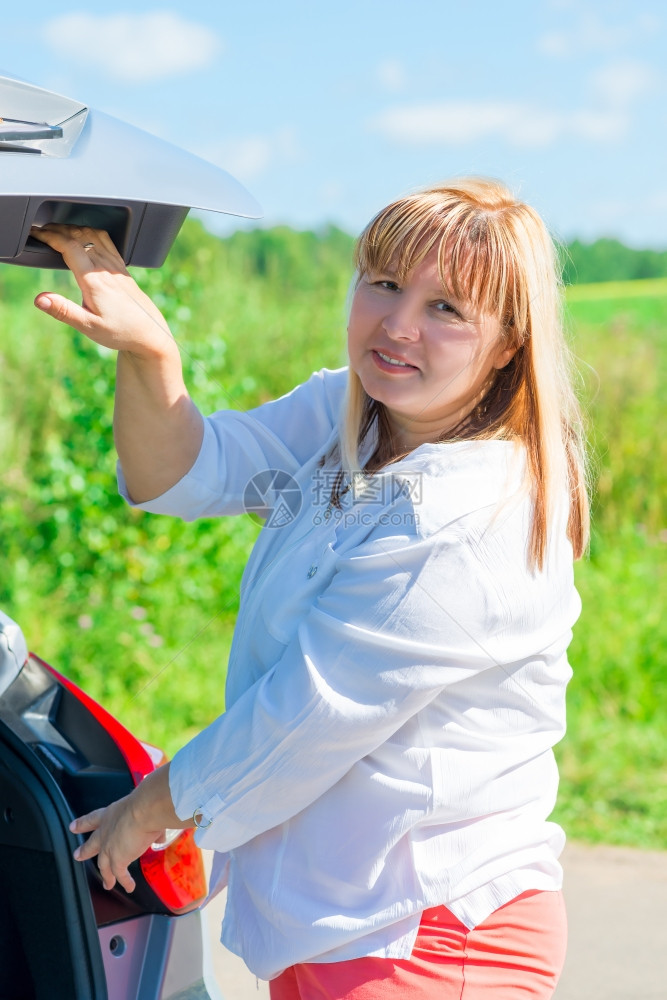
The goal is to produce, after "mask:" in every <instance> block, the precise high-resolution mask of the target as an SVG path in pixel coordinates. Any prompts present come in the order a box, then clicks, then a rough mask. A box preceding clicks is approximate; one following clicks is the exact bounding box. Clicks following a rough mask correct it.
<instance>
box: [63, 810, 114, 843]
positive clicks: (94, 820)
mask: <svg viewBox="0 0 667 1000" xmlns="http://www.w3.org/2000/svg"><path fill="white" fill-rule="evenodd" d="M105 812H106V810H105V809H94V810H93V812H89V813H86V814H85V815H84V816H77V818H76V819H73V820H72V822H71V823H70V825H69V828H70V830H71V831H72V833H90V832H91V830H97V828H98V827H99V825H100V823H101V822H102V817H103V815H104V813H105ZM89 843H90V841H89Z"/></svg>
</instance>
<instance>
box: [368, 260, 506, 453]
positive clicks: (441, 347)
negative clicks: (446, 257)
mask: <svg viewBox="0 0 667 1000" xmlns="http://www.w3.org/2000/svg"><path fill="white" fill-rule="evenodd" d="M348 351H349V356H350V365H351V367H352V369H353V370H354V371H355V372H356V373H357V375H358V376H359V378H360V379H361V382H362V385H363V387H364V389H365V390H366V393H367V394H368V395H369V396H370V397H371V398H372V399H375V400H377V401H378V402H380V403H383V404H384V406H385V408H386V411H387V415H388V416H389V420H390V422H391V424H392V428H393V430H394V433H395V434H396V438H397V443H398V445H399V447H400V448H401V449H405V450H410V449H412V448H416V447H417V446H418V445H420V444H424V443H425V442H427V441H437V440H438V438H439V437H440V436H441V435H442V434H443V433H444V432H446V431H448V430H450V429H451V428H453V427H455V426H456V425H457V424H458V423H459V421H460V420H462V419H463V417H465V416H466V415H467V414H468V413H470V411H471V410H472V409H473V408H474V407H475V406H476V404H477V403H478V402H479V400H480V399H481V398H482V396H483V395H484V394H485V392H486V391H487V389H488V387H489V385H490V383H491V381H492V377H493V374H494V371H495V369H497V368H503V367H504V366H505V365H506V364H507V363H508V361H509V360H510V359H511V357H512V355H513V354H514V349H513V348H507V347H506V345H505V344H504V343H503V338H502V336H501V329H500V323H499V321H498V320H497V319H494V318H493V317H492V316H489V315H486V314H484V313H480V312H479V311H478V310H476V309H474V308H473V307H471V306H470V305H468V304H467V303H465V302H457V301H455V300H453V299H452V298H451V297H449V296H446V293H445V292H444V289H443V286H442V282H441V281H440V276H439V273H438V258H437V251H436V250H433V251H432V252H431V253H430V254H429V255H428V256H427V257H425V258H424V260H423V261H422V262H421V264H419V265H418V266H416V267H415V268H413V269H412V271H410V272H409V273H408V275H407V277H406V278H405V279H404V280H403V281H400V280H399V278H398V275H397V274H396V272H395V271H394V270H393V268H392V266H391V265H390V266H389V268H388V270H387V271H385V272H383V273H381V274H366V275H364V276H363V277H362V278H361V280H360V282H359V285H358V287H357V289H356V291H355V294H354V299H353V301H352V310H351V313H350V322H349V325H348Z"/></svg>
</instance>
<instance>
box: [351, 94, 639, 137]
mask: <svg viewBox="0 0 667 1000" xmlns="http://www.w3.org/2000/svg"><path fill="white" fill-rule="evenodd" d="M625 124H626V123H625V118H624V116H623V115H621V114H620V113H619V112H617V111H615V110H613V109H612V110H605V111H599V112H598V111H594V110H590V111H587V110H581V111H576V112H573V113H570V114H568V113H562V112H557V111H552V110H549V109H544V108H539V107H537V106H535V105H530V104H524V103H521V102H510V101H476V102H475V101H442V102H440V103H437V104H422V105H412V106H409V105H404V106H403V107H396V108H389V109H388V110H386V111H384V112H382V113H381V114H380V115H378V116H377V117H375V118H374V119H372V120H371V122H370V127H371V128H372V129H373V130H374V131H378V132H380V133H382V134H383V135H385V136H386V137H387V138H389V139H393V140H394V141H396V142H401V143H406V144H408V145H449V146H463V145H466V144H467V143H470V142H475V141H477V140H479V139H486V138H490V137H497V138H499V139H504V140H505V141H506V142H507V143H508V144H509V145H511V146H522V147H530V146H549V145H551V144H553V143H554V142H556V141H557V140H558V139H560V138H562V137H564V136H567V135H570V136H572V135H575V136H580V137H588V138H593V139H613V138H617V137H618V136H620V135H622V134H623V131H624V129H625Z"/></svg>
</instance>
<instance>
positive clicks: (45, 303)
mask: <svg viewBox="0 0 667 1000" xmlns="http://www.w3.org/2000/svg"><path fill="white" fill-rule="evenodd" d="M52 304H53V303H52V302H51V299H50V298H49V297H48V295H40V296H39V297H38V298H36V299H35V305H36V306H37V308H38V309H50V308H51V306H52Z"/></svg>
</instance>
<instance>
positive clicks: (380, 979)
mask: <svg viewBox="0 0 667 1000" xmlns="http://www.w3.org/2000/svg"><path fill="white" fill-rule="evenodd" d="M566 941H567V921H566V917H565V905H564V902H563V897H562V893H560V892H535V891H532V892H524V893H523V894H522V895H521V896H517V898H516V899H513V900H511V902H509V903H507V904H506V905H505V906H501V907H500V909H498V910H496V911H495V913H492V914H491V916H490V917H487V919H486V920H485V921H484V922H483V923H481V924H478V926H477V927H475V928H474V929H473V930H471V931H469V930H468V929H467V927H465V925H464V924H462V923H461V922H460V920H457V918H456V917H455V916H454V915H453V914H452V913H450V911H449V910H448V909H447V908H446V907H444V906H435V907H433V908H432V909H430V910H424V913H423V914H422V920H421V924H420V926H419V932H418V935H417V940H416V942H415V946H414V949H413V951H412V955H411V956H410V958H409V959H407V960H405V961H395V960H393V959H385V958H356V959H352V960H351V961H349V962H333V963H330V964H318V963H313V962H310V963H305V964H303V965H293V966H292V967H291V968H289V969H286V970H285V972H283V973H282V975H280V976H278V978H277V979H273V980H272V981H271V982H270V983H269V988H270V992H271V1000H547V998H548V997H550V996H551V995H552V993H553V991H554V989H555V988H556V983H557V981H558V977H559V975H560V971H561V969H562V967H563V962H564V960H565V946H566Z"/></svg>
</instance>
